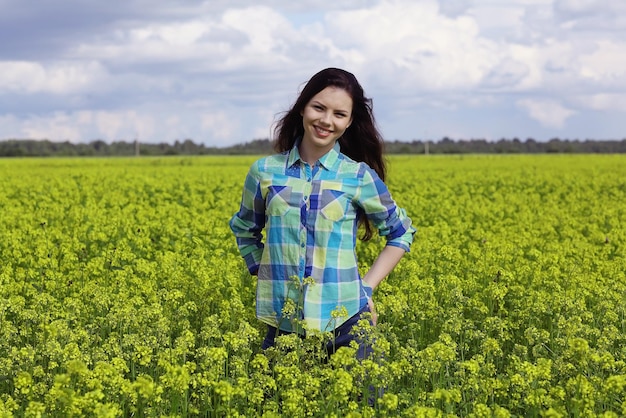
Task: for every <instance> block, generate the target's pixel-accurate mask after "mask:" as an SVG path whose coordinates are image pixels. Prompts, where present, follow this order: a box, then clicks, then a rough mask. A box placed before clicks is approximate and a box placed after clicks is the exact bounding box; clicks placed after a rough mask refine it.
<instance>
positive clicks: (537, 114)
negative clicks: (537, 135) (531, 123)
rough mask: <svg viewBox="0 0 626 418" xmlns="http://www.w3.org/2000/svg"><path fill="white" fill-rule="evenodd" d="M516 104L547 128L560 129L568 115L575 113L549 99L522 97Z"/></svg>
mask: <svg viewBox="0 0 626 418" xmlns="http://www.w3.org/2000/svg"><path fill="white" fill-rule="evenodd" d="M517 105H518V106H520V107H522V108H524V109H526V111H527V112H528V114H529V116H530V117H531V118H533V119H535V120H537V121H538V122H539V123H541V124H542V125H544V126H546V127H549V128H556V129H561V128H563V126H564V124H565V121H566V120H567V118H569V117H570V116H572V115H574V114H576V112H575V111H574V110H571V109H567V108H566V107H564V106H562V105H561V104H560V103H558V102H556V101H554V100H549V99H522V100H518V101H517Z"/></svg>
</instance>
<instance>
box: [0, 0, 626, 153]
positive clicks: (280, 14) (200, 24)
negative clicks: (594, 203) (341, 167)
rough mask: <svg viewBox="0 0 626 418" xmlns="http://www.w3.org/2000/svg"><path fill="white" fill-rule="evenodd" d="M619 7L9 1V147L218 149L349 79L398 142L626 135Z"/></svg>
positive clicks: (265, 130)
mask: <svg viewBox="0 0 626 418" xmlns="http://www.w3.org/2000/svg"><path fill="white" fill-rule="evenodd" d="M625 35H626V1H622V0H334V1H331V2H320V1H318V0H315V1H313V0H301V1H298V2H296V1H289V0H267V1H262V0H261V1H254V0H204V1H201V0H168V1H165V0H124V1H121V0H120V1H115V0H113V1H102V0H0V39H2V42H0V140H6V139H49V140H52V141H71V142H74V143H79V142H91V141H94V140H98V139H99V140H104V141H106V142H113V141H133V140H135V139H137V140H139V141H140V142H143V143H161V142H168V143H173V142H174V141H176V140H179V141H184V140H186V139H191V140H193V141H194V142H196V143H204V144H205V145H207V146H217V147H223V146H228V145H234V144H241V143H245V142H249V141H251V140H253V139H263V138H268V137H271V134H272V127H273V124H274V123H275V122H276V120H277V118H279V117H280V115H281V114H282V112H284V111H286V110H288V108H289V107H290V106H291V105H292V104H293V102H294V101H295V99H296V98H297V95H298V93H299V92H300V90H301V88H302V87H303V85H304V84H305V83H306V81H307V80H308V79H309V78H310V77H311V76H312V75H313V74H315V73H316V72H318V71H319V70H321V69H323V68H326V67H339V68H343V69H345V70H348V71H350V72H352V73H353V74H354V75H355V76H356V77H357V79H358V80H359V82H360V83H361V85H362V86H363V88H364V90H365V94H366V95H367V96H368V97H370V98H372V99H373V103H374V114H375V117H376V121H377V123H378V126H379V128H380V130H381V131H382V133H383V136H384V137H385V139H386V140H390V141H393V140H400V141H413V140H435V141H437V140H440V139H441V138H443V137H448V138H451V139H453V140H462V139H486V140H490V141H496V140H499V139H502V138H504V139H513V138H519V139H520V140H525V139H527V138H533V139H535V140H537V141H546V140H549V139H551V138H561V139H570V140H574V139H580V140H585V139H619V140H621V139H624V138H626V36H625Z"/></svg>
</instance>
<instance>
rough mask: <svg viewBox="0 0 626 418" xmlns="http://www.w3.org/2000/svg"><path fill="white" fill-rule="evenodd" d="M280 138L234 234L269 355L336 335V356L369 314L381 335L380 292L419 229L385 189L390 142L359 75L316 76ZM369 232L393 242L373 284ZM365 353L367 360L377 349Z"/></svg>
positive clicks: (259, 165) (248, 192)
mask: <svg viewBox="0 0 626 418" xmlns="http://www.w3.org/2000/svg"><path fill="white" fill-rule="evenodd" d="M275 135H276V142H275V148H276V151H277V152H278V154H276V155H273V156H269V157H265V158H262V159H260V160H258V161H256V162H255V163H254V164H253V165H252V167H251V168H250V171H249V172H248V175H247V177H246V180H245V183H244V190H243V197H242V200H241V207H240V209H239V211H238V212H237V213H236V214H235V215H234V216H233V217H232V219H231V221H230V227H231V229H232V231H233V232H234V234H235V236H236V238H237V244H238V246H239V250H240V252H241V255H242V256H243V258H244V259H245V261H246V264H247V266H248V270H249V271H250V273H251V274H253V275H256V276H257V296H256V314H257V318H258V319H259V320H260V321H262V322H264V323H266V324H267V325H268V332H267V336H266V338H265V340H264V342H263V348H264V349H266V348H269V347H271V346H273V345H274V339H275V337H276V336H277V335H280V334H284V333H291V332H298V333H300V334H303V333H305V332H306V331H313V330H315V331H322V332H325V331H331V332H334V341H332V342H331V343H329V346H328V347H327V349H328V350H329V353H333V352H334V351H335V350H336V349H337V348H339V347H341V346H344V345H348V344H349V343H350V341H351V340H353V339H354V338H355V337H354V336H353V335H352V334H351V333H350V330H351V328H352V327H353V326H354V325H355V324H356V322H357V321H358V320H359V319H360V317H361V315H362V314H363V313H364V312H368V311H369V312H371V313H372V315H371V318H372V324H373V325H375V323H376V313H375V309H374V302H373V301H372V290H373V289H374V288H376V286H377V285H378V284H379V283H380V282H381V281H382V280H383V279H384V278H385V277H386V276H387V275H388V274H389V273H390V272H391V270H392V269H393V268H394V267H395V266H396V264H397V263H398V262H399V261H400V259H401V258H402V256H403V255H404V253H405V252H406V251H409V247H410V245H411V243H412V240H413V234H414V232H415V229H414V228H413V226H412V225H411V220H410V219H409V218H408V217H407V216H406V213H405V211H404V210H403V209H401V208H399V207H398V206H396V203H395V202H394V200H393V199H392V198H391V195H390V194H389V191H388V189H387V186H386V185H385V183H384V182H383V181H384V179H385V163H384V161H383V155H382V149H383V143H382V137H381V135H380V133H379V131H378V129H377V128H376V125H375V122H374V116H373V112H372V104H371V100H370V99H368V98H366V97H365V96H364V93H363V88H362V87H361V85H360V84H359V82H358V81H357V79H356V78H355V77H354V75H352V74H351V73H349V72H347V71H344V70H341V69H337V68H327V69H325V70H322V71H320V72H319V73H317V74H315V75H314V76H313V77H312V78H311V79H310V80H309V82H308V83H307V84H306V85H305V87H304V89H303V90H302V92H301V93H300V96H299V97H298V99H297V100H296V102H295V104H294V105H293V106H292V108H291V109H290V110H289V111H288V112H286V113H285V115H284V116H283V117H282V119H280V120H279V122H278V124H277V125H276V128H275ZM360 224H362V225H363V226H364V229H365V231H364V236H363V237H362V239H364V240H367V239H370V238H371V236H372V228H373V227H375V228H377V229H378V232H379V234H380V235H382V236H384V237H385V238H386V239H387V244H386V246H385V247H384V249H383V250H382V251H381V252H380V254H379V255H378V257H377V259H376V260H375V262H374V263H373V264H372V266H371V268H370V269H369V271H368V272H367V273H366V274H365V275H364V276H363V277H360V275H359V270H358V263H357V258H356V253H355V247H356V238H357V229H358V226H359V225H360ZM264 230H265V240H263V231H264ZM360 345H361V347H360V349H359V350H358V356H359V357H361V358H362V357H364V356H365V355H366V354H367V353H368V352H369V351H370V348H369V347H365V346H364V344H362V343H360Z"/></svg>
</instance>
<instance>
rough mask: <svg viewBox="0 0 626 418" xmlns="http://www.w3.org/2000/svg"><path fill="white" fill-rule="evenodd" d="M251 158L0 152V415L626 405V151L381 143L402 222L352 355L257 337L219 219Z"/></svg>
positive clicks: (395, 412)
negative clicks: (358, 350)
mask: <svg viewBox="0 0 626 418" xmlns="http://www.w3.org/2000/svg"><path fill="white" fill-rule="evenodd" d="M253 160H254V157H187V158H180V157H170V158H142V159H135V158H126V159H124V158H120V159H39V160H36V159H20V160H0V176H1V177H2V178H3V180H4V181H3V182H1V183H0V208H1V210H2V216H0V236H1V237H2V240H0V416H1V417H11V416H16V417H22V416H24V417H26V416H28V417H30V416H75V417H79V416H81V417H82V416H96V417H121V416H127V417H130V416H151V417H152V416H178V417H187V416H211V417H212V416H266V417H271V416H282V415H284V416H295V417H298V416H329V417H330V416H353V417H373V416H407V417H415V416H417V417H421V416H424V417H456V416H458V417H514V416H530V417H548V416H552V417H558V416H573V417H589V416H604V417H613V416H623V415H625V414H626V397H625V396H624V393H625V392H626V390H625V389H626V363H625V362H626V349H625V347H626V308H625V306H626V303H625V302H626V296H625V295H626V276H625V275H626V273H625V272H626V254H625V244H626V205H624V202H626V180H625V179H626V160H625V158H624V157H623V156H589V155H585V156H555V155H552V156H547V155H544V156H464V157H458V156H457V157H451V156H447V157H444V156H439V157H438V156H432V157H430V158H424V157H409V156H392V157H390V169H391V172H390V175H389V178H390V180H389V186H390V188H391V191H392V193H393V196H394V198H395V199H396V200H397V201H398V202H399V203H400V204H401V205H402V206H404V207H405V208H406V209H407V212H408V213H409V215H410V216H411V217H412V219H413V221H414V222H415V224H416V226H417V227H418V233H417V235H416V239H415V243H414V245H413V247H412V250H411V253H409V254H407V255H406V256H405V258H404V259H403V260H402V261H401V263H400V264H399V265H398V267H397V268H396V269H395V270H394V272H393V273H392V274H391V275H390V277H389V278H388V279H387V280H385V281H384V282H383V283H382V284H381V285H380V286H379V288H378V289H377V290H376V291H375V294H374V298H375V300H376V302H377V309H378V313H379V325H378V326H376V327H375V328H371V327H369V323H368V322H367V321H361V322H360V323H359V326H358V327H357V331H358V332H359V333H361V335H362V336H363V338H365V339H368V340H370V341H372V342H373V344H374V354H373V356H372V357H371V358H369V359H366V360H364V361H362V362H359V361H357V360H356V359H355V356H354V354H355V349H354V348H353V347H347V348H341V349H339V350H338V351H337V353H335V354H334V355H333V356H332V357H331V358H330V359H328V358H327V357H326V356H325V352H324V350H322V347H323V344H324V343H325V342H326V341H327V339H328V338H329V335H328V334H327V333H320V334H315V335H310V336H308V337H307V338H305V339H302V338H299V337H297V336H293V335H291V336H281V337H278V338H277V346H276V347H275V348H271V349H269V350H267V351H266V352H262V351H261V350H260V345H261V341H262V338H263V336H264V332H265V329H264V327H263V326H262V325H261V324H259V323H258V321H257V320H256V319H255V313H254V295H255V281H254V278H252V277H250V276H249V275H248V274H247V273H246V269H245V267H244V264H243V261H242V260H241V258H240V256H239V253H238V251H237V249H236V246H235V242H234V238H233V237H232V235H231V233H230V230H229V229H228V225H227V222H228V220H229V218H230V216H231V215H232V214H233V213H234V212H235V210H236V209H237V205H238V202H239V198H240V195H241V185H242V183H243V179H244V176H245V173H246V170H247V168H248V166H249V165H250V164H251V163H252V161H253ZM382 245H384V241H383V240H376V239H374V240H372V241H369V242H368V243H359V245H358V247H357V251H358V253H359V257H360V262H361V264H362V265H361V266H360V267H361V268H362V270H366V269H367V266H369V265H370V264H371V263H372V262H373V260H374V257H375V256H376V255H377V253H378V251H379V249H380V247H381V246H382ZM296 285H298V286H304V285H306V283H297V284H296ZM295 303H296V308H297V303H298V301H295ZM337 315H338V316H341V315H342V314H341V309H338V310H337ZM372 397H374V398H377V399H376V402H375V403H374V405H370V404H369V403H368V400H369V399H370V398H372Z"/></svg>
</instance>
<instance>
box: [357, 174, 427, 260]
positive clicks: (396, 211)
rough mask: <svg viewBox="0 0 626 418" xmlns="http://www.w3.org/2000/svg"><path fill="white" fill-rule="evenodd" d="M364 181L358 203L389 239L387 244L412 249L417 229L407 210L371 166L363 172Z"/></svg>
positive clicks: (382, 234)
mask: <svg viewBox="0 0 626 418" xmlns="http://www.w3.org/2000/svg"><path fill="white" fill-rule="evenodd" d="M362 179H363V183H362V184H361V187H360V191H359V194H358V198H357V201H358V204H359V206H360V207H361V208H362V209H363V211H364V212H365V215H366V216H367V217H368V219H369V220H370V221H371V222H372V224H373V225H374V226H375V227H376V228H377V229H378V231H379V234H380V235H381V236H384V237H385V238H386V239H387V245H391V246H394V247H400V248H402V249H404V250H405V251H406V252H409V251H410V247H411V244H412V243H413V235H414V234H415V232H416V229H415V228H414V227H413V225H412V222H411V219H410V218H409V217H408V216H407V214H406V211H405V210H404V209H403V208H400V207H398V206H397V205H396V202H395V201H394V200H393V199H392V197H391V194H390V193H389V189H388V188H387V185H385V183H384V182H383V181H382V180H381V179H380V177H378V175H377V174H376V172H375V171H374V170H372V169H371V168H369V167H368V168H366V169H365V172H364V173H363V177H362Z"/></svg>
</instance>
